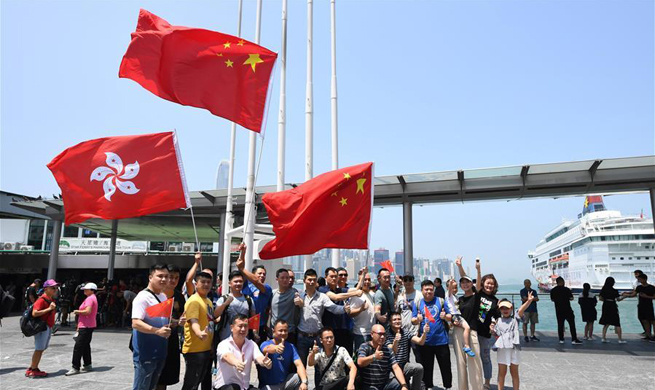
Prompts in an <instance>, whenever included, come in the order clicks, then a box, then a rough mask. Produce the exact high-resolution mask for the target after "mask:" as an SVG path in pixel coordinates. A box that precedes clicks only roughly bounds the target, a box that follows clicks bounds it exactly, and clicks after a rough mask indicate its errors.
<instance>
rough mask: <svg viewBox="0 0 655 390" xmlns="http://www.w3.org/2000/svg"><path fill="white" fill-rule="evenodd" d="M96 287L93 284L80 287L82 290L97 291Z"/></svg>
mask: <svg viewBox="0 0 655 390" xmlns="http://www.w3.org/2000/svg"><path fill="white" fill-rule="evenodd" d="M97 289H98V286H96V284H95V283H87V284H85V285H84V287H82V290H97Z"/></svg>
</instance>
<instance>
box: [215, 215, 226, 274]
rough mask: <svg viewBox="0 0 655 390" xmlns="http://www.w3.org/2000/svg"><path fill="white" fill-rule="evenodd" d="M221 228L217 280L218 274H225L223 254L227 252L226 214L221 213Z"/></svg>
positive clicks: (219, 231) (219, 232)
mask: <svg viewBox="0 0 655 390" xmlns="http://www.w3.org/2000/svg"><path fill="white" fill-rule="evenodd" d="M219 223H220V225H219V226H220V228H219V230H218V259H216V280H218V274H220V273H221V272H223V253H224V252H225V212H222V213H221V219H220V222H219Z"/></svg>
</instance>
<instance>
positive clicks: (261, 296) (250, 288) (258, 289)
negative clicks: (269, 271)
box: [237, 243, 273, 344]
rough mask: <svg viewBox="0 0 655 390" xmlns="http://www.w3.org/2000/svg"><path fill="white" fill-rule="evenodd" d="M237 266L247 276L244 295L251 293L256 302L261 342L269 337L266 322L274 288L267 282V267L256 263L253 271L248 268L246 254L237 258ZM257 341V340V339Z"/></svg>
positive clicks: (241, 248) (243, 245) (243, 248)
mask: <svg viewBox="0 0 655 390" xmlns="http://www.w3.org/2000/svg"><path fill="white" fill-rule="evenodd" d="M239 250H240V251H244V250H245V244H243V243H242V244H241V245H240V246H239ZM237 268H238V269H239V271H241V273H242V274H243V275H244V276H245V277H246V280H245V283H244V284H243V291H242V293H243V295H249V296H250V297H252V300H253V301H254V303H255V311H256V312H257V314H259V337H260V339H259V342H258V344H261V342H262V341H264V340H266V339H267V338H268V335H269V332H268V328H267V327H266V324H267V323H268V316H269V314H270V310H271V299H272V298H273V289H272V288H271V286H269V285H268V284H266V268H264V266H263V265H256V266H254V267H253V268H252V272H250V271H248V270H247V269H246V260H245V257H244V256H241V257H239V260H237ZM255 341H257V340H255Z"/></svg>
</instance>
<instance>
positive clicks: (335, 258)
mask: <svg viewBox="0 0 655 390" xmlns="http://www.w3.org/2000/svg"><path fill="white" fill-rule="evenodd" d="M335 2H336V1H335V0H330V35H331V39H330V49H331V50H330V51H331V57H332V79H331V83H330V109H331V114H332V120H331V125H332V170H335V169H339V126H338V121H337V21H336V19H337V15H336V13H337V11H336V5H335ZM340 252H341V251H340V250H339V249H332V266H333V267H334V268H338V267H340V264H339V263H340V259H339V258H340Z"/></svg>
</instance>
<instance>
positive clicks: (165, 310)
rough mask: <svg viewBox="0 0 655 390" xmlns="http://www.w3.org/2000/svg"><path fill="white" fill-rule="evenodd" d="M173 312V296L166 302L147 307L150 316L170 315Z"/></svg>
mask: <svg viewBox="0 0 655 390" xmlns="http://www.w3.org/2000/svg"><path fill="white" fill-rule="evenodd" d="M172 312H173V298H169V299H167V300H165V301H164V302H161V303H158V304H156V305H154V306H150V307H148V308H146V313H147V314H148V316H150V317H170V316H171V313H172Z"/></svg>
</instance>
